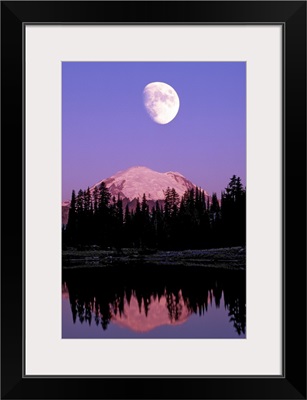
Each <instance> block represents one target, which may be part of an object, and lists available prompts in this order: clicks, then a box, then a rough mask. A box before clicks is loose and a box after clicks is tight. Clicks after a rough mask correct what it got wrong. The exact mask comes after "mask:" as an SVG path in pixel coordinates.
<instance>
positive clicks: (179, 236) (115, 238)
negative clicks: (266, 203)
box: [62, 175, 246, 251]
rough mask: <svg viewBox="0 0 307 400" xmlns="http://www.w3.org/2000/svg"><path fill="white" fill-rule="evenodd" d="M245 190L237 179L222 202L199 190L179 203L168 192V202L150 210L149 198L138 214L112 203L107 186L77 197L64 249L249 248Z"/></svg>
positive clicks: (64, 234)
mask: <svg viewBox="0 0 307 400" xmlns="http://www.w3.org/2000/svg"><path fill="white" fill-rule="evenodd" d="M245 235H246V189H245V188H243V185H242V183H241V179H240V177H237V176H236V175H233V176H232V178H231V179H230V182H229V184H228V185H227V187H226V188H225V190H223V191H222V193H221V201H220V202H219V201H218V198H217V194H216V193H213V194H212V197H211V199H210V200H209V198H208V196H206V195H205V193H204V191H203V190H201V189H200V188H198V187H196V188H195V189H190V190H187V191H186V192H185V193H184V195H183V196H182V197H181V198H180V196H179V194H178V193H177V192H176V190H175V189H174V188H167V189H166V191H165V197H164V201H163V202H159V201H156V203H155V205H154V206H153V207H151V209H150V207H149V205H148V200H147V198H146V195H145V194H143V197H142V199H141V200H140V199H137V200H136V206H135V209H130V208H129V206H128V205H126V207H125V208H124V207H123V201H122V199H121V198H120V196H118V197H117V198H116V197H114V196H113V197H112V196H111V194H110V192H109V190H108V188H107V187H106V185H105V183H104V182H102V183H101V185H100V187H99V188H98V187H97V186H96V187H95V188H94V190H93V192H91V191H90V189H89V188H88V189H87V190H79V192H78V193H77V194H76V192H75V191H74V190H73V191H72V196H71V202H70V208H69V214H68V223H67V225H66V226H63V229H62V242H63V248H66V247H67V246H72V247H78V248H80V249H82V248H85V247H87V246H92V245H96V246H99V247H100V248H102V249H106V248H115V249H117V250H118V251H120V250H121V249H122V248H139V249H164V250H182V249H203V248H212V247H228V246H245V243H246V239H245Z"/></svg>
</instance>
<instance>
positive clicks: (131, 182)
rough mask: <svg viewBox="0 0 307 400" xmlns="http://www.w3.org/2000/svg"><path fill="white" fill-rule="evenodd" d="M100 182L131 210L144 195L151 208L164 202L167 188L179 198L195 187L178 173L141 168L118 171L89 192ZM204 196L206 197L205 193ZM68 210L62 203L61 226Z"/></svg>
mask: <svg viewBox="0 0 307 400" xmlns="http://www.w3.org/2000/svg"><path fill="white" fill-rule="evenodd" d="M102 182H105V184H106V186H107V188H108V189H109V191H110V193H111V196H112V197H113V196H115V197H116V198H117V197H118V195H119V196H120V198H121V199H122V200H123V205H124V206H125V205H126V204H128V205H129V206H131V207H132V208H134V206H135V203H136V200H135V199H137V198H139V199H140V201H141V199H142V197H143V194H144V193H145V195H146V198H147V200H148V203H149V206H153V205H154V202H155V201H157V200H160V201H163V200H164V193H165V190H166V189H167V188H168V187H169V188H171V189H172V188H174V189H175V190H176V192H177V193H178V194H179V196H180V197H181V196H183V194H184V193H185V192H186V191H187V190H189V189H192V188H195V187H196V185H194V184H193V183H192V182H191V181H189V180H188V179H186V178H185V177H184V176H183V175H182V174H180V173H179V172H172V171H169V172H157V171H153V170H152V169H150V168H147V167H143V166H137V167H131V168H128V169H126V170H124V171H119V172H117V173H116V174H115V175H113V176H111V177H110V178H106V179H103V180H101V181H99V182H97V183H96V184H95V185H93V186H92V187H91V188H90V191H91V192H92V193H93V191H94V188H95V187H96V186H97V187H98V188H99V186H100V184H101V183H102ZM205 195H206V196H208V195H207V193H206V192H205ZM68 208H69V201H65V202H63V203H62V210H63V212H62V217H63V218H62V223H63V224H66V223H67V218H68Z"/></svg>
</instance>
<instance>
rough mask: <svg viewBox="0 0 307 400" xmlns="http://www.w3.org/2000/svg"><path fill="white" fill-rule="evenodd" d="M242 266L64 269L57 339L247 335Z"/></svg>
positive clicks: (236, 337) (234, 336)
mask: <svg viewBox="0 0 307 400" xmlns="http://www.w3.org/2000/svg"><path fill="white" fill-rule="evenodd" d="M245 277H246V274H245V271H244V270H234V269H231V270H228V269H227V268H223V269H219V268H204V267H183V266H171V265H169V266H168V265H163V266H157V265H154V266H150V265H141V264H137V265H136V266H131V265H129V266H127V265H112V266H109V267H101V266H84V267H80V266H79V267H69V268H63V274H62V338H67V339H73V338H78V339H80V338H84V339H85V338H87V339H88V338H93V339H94V338H96V339H107V338H119V339H124V338H131V339H132V338H136V339H141V338H173V339H176V338H190V339H191V338H195V339H196V338H199V339H201V338H202V339H203V338H216V339H217V338H233V339H244V338H245V337H246V304H245V303H246V281H245Z"/></svg>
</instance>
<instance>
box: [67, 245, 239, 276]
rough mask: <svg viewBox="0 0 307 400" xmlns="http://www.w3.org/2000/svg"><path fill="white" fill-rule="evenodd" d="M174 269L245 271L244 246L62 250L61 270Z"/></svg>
mask: <svg viewBox="0 0 307 400" xmlns="http://www.w3.org/2000/svg"><path fill="white" fill-rule="evenodd" d="M112 265H113V266H123V265H127V266H137V265H150V266H166V267H167V266H178V267H204V268H218V269H236V270H245V269H246V251H245V247H240V246H238V247H225V248H216V249H215V248H214V249H203V250H168V251H166V250H157V251H154V250H150V249H148V250H143V251H142V250H140V249H130V248H129V249H128V248H126V249H122V250H121V251H119V252H117V251H116V250H98V249H97V250H96V249H92V250H82V251H80V250H74V249H71V250H64V251H62V268H63V269H72V268H87V267H97V268H99V267H111V266H112Z"/></svg>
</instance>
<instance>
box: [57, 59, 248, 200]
mask: <svg viewBox="0 0 307 400" xmlns="http://www.w3.org/2000/svg"><path fill="white" fill-rule="evenodd" d="M155 81H159V82H165V83H167V84H169V85H171V86H172V87H173V88H174V89H175V90H176V92H177V94H178V96H179V98H180V108H179V112H178V114H177V116H176V117H175V119H174V120H173V121H171V122H170V123H169V124H166V125H159V124H157V123H155V122H154V121H152V120H151V118H150V117H149V115H148V114H147V112H146V110H145V108H144V104H143V89H144V87H145V86H146V85H147V84H148V83H150V82H155ZM136 165H143V166H146V167H148V168H151V169H153V170H155V171H159V172H167V171H176V172H180V173H181V174H183V175H184V176H185V177H186V178H188V179H189V180H190V181H192V182H193V183H194V184H196V185H198V186H200V187H202V188H203V189H205V190H206V191H207V192H208V193H209V194H211V193H212V192H217V194H218V197H220V191H221V190H222V189H224V188H225V186H227V184H228V182H229V179H230V177H231V176H232V175H237V176H240V177H241V178H242V182H243V185H244V186H245V182H246V68H245V63H244V62H231V63H228V62H210V63H209V62H114V63H112V62H93V63H91V62H82V63H80V62H63V63H62V178H63V180H62V188H63V191H62V198H63V200H69V199H70V197H71V191H72V190H73V189H75V190H76V191H78V190H79V189H86V188H87V187H88V186H92V185H93V184H95V183H96V182H98V181H100V180H101V179H104V178H108V177H110V176H111V175H114V174H115V173H116V172H117V171H120V170H124V169H127V168H129V167H132V166H136Z"/></svg>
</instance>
